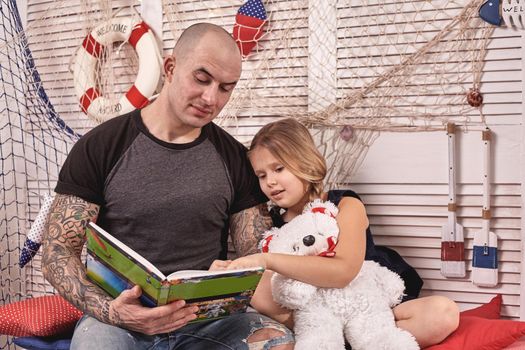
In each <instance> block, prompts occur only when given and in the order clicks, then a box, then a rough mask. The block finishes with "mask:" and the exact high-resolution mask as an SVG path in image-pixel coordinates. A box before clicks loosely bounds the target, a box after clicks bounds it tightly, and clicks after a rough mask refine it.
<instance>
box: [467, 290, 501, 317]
mask: <svg viewBox="0 0 525 350" xmlns="http://www.w3.org/2000/svg"><path fill="white" fill-rule="evenodd" d="M501 302H502V298H501V294H498V295H496V296H495V297H494V298H492V300H491V301H489V302H488V303H487V304H483V305H481V306H478V307H476V308H474V309H470V310H465V311H462V312H461V316H477V317H482V318H490V319H494V320H496V319H498V318H499V316H500V312H501Z"/></svg>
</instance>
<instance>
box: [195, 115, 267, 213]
mask: <svg viewBox="0 0 525 350" xmlns="http://www.w3.org/2000/svg"><path fill="white" fill-rule="evenodd" d="M205 130H206V132H208V137H209V139H210V141H211V142H212V143H213V144H214V146H215V148H216V149H217V152H219V154H220V155H221V157H222V158H223V160H224V161H225V163H226V166H227V168H228V172H229V174H230V177H231V181H232V186H233V191H234V198H233V202H232V205H231V206H230V214H235V213H238V212H240V211H242V210H244V209H248V208H251V207H253V206H255V205H257V204H261V203H265V202H267V201H268V198H266V196H265V195H264V193H263V192H262V191H261V188H260V187H259V181H258V179H257V177H256V176H255V172H254V171H253V168H252V166H251V164H250V161H249V159H248V152H247V151H248V150H247V148H246V147H245V146H244V145H242V144H241V143H240V142H239V141H237V140H235V139H234V138H233V137H232V136H231V135H230V134H228V133H227V132H226V131H224V130H222V129H221V128H219V127H218V126H216V125H215V124H213V123H210V124H208V126H207V127H206V129H205Z"/></svg>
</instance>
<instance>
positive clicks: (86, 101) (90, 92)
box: [80, 87, 100, 114]
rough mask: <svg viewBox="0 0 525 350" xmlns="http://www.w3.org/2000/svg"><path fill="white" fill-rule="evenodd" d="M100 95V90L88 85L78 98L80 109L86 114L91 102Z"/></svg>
mask: <svg viewBox="0 0 525 350" xmlns="http://www.w3.org/2000/svg"><path fill="white" fill-rule="evenodd" d="M99 96H100V91H98V90H97V89H95V88H92V87H90V88H89V89H87V91H86V92H85V93H84V95H82V97H81V98H80V107H81V108H82V111H83V112H84V113H86V114H87V110H88V108H89V106H90V105H91V102H93V100H95V99H96V98H97V97H99Z"/></svg>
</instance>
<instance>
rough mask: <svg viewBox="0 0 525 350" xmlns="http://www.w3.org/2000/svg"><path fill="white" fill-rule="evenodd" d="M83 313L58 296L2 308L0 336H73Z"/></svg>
mask: <svg viewBox="0 0 525 350" xmlns="http://www.w3.org/2000/svg"><path fill="white" fill-rule="evenodd" d="M81 316H82V312H81V311H79V310H78V309H76V308H75V307H74V306H73V305H71V304H70V303H68V302H67V301H66V300H65V299H64V298H62V297H60V296H59V295H46V296H42V297H37V298H32V299H27V300H23V301H19V302H16V303H12V304H7V305H4V306H0V334H6V335H14V336H17V337H24V336H33V335H34V336H51V335H58V334H63V333H67V332H71V331H72V330H73V329H74V328H75V324H76V322H77V321H78V320H79V319H80V317H81Z"/></svg>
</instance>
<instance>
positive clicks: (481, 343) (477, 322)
mask: <svg viewBox="0 0 525 350" xmlns="http://www.w3.org/2000/svg"><path fill="white" fill-rule="evenodd" d="M523 335H525V322H520V321H512V320H490V319H486V318H481V317H476V316H463V315H461V316H460V318H459V327H458V329H456V331H455V332H454V333H452V334H451V335H449V336H448V337H447V338H446V339H445V340H443V341H442V342H441V343H440V344H438V345H434V346H431V347H428V348H426V350H458V349H461V350H501V349H503V348H504V347H506V346H508V345H510V344H512V343H514V342H515V341H516V340H517V339H519V338H521V337H522V336H523Z"/></svg>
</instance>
